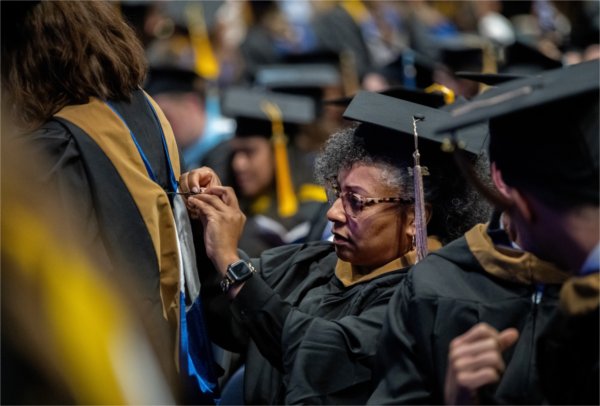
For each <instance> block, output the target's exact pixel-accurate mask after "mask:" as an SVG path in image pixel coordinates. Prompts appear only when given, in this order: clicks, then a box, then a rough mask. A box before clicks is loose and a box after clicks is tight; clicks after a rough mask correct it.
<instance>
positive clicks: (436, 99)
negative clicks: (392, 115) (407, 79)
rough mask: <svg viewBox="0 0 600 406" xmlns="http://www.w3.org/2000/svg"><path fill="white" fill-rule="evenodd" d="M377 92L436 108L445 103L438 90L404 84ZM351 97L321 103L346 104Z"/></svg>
mask: <svg viewBox="0 0 600 406" xmlns="http://www.w3.org/2000/svg"><path fill="white" fill-rule="evenodd" d="M377 93H379V94H383V95H385V96H390V97H393V98H395V99H400V100H406V101H409V102H412V103H416V104H420V105H423V106H428V107H432V108H438V107H441V106H443V105H444V104H446V103H445V101H444V95H443V94H442V93H440V92H426V91H425V90H421V89H409V88H407V87H404V86H393V87H390V88H389V89H386V90H383V91H381V92H377ZM353 97H354V96H352V97H340V98H337V99H330V100H325V101H323V103H325V104H332V105H336V106H348V105H349V104H350V102H351V101H352V98H353Z"/></svg>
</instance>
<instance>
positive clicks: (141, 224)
mask: <svg viewBox="0 0 600 406" xmlns="http://www.w3.org/2000/svg"><path fill="white" fill-rule="evenodd" d="M96 102H97V101H96ZM96 102H94V103H96ZM94 103H90V104H83V105H79V106H69V107H68V108H66V109H65V110H69V111H70V112H72V113H75V114H74V116H76V117H78V118H80V119H81V120H83V121H84V122H86V123H88V124H90V126H91V127H92V129H98V128H100V129H101V128H103V126H106V125H108V124H107V123H108V122H109V121H110V122H111V123H112V122H116V123H120V122H121V121H120V120H119V119H118V118H117V116H116V115H115V114H114V113H112V112H111V111H110V110H109V109H108V108H107V107H101V106H100V105H101V103H100V104H94ZM112 105H113V106H114V108H115V109H116V110H117V111H118V113H119V114H120V115H121V116H122V117H123V118H124V120H125V121H126V122H127V125H128V126H129V128H130V129H131V131H132V132H133V133H134V134H135V136H136V138H137V141H138V143H139V144H140V146H141V148H142V149H143V151H144V153H145V155H146V157H147V159H148V162H149V163H150V165H151V167H152V168H153V171H154V173H155V175H156V178H157V181H158V182H157V183H158V185H159V186H160V187H161V188H162V189H164V190H169V189H170V184H169V178H168V169H167V168H168V166H167V157H166V155H165V152H164V149H163V143H162V139H161V133H160V128H161V127H163V128H164V129H165V136H166V137H167V144H168V145H169V150H170V155H171V160H173V162H172V164H173V165H174V167H175V169H176V171H177V174H176V176H178V171H179V162H178V161H179V156H178V154H177V150H176V146H175V141H174V138H173V136H172V132H170V129H169V130H168V131H167V129H166V128H165V126H168V124H165V123H166V121H165V122H162V120H163V117H164V116H162V112H159V117H161V119H160V120H161V122H158V121H157V120H156V118H155V117H154V115H153V113H152V110H151V109H150V107H149V106H148V104H147V103H146V100H145V98H144V94H143V92H142V91H141V90H138V91H136V92H134V93H133V96H132V100H131V102H118V101H113V102H112ZM96 106H98V107H96ZM155 108H156V109H158V108H157V107H155ZM158 111H159V110H158ZM59 115H60V113H59ZM113 120H116V121H113ZM113 135H114V137H115V138H117V137H123V140H130V139H131V136H130V134H129V133H128V132H127V131H126V130H125V128H123V131H121V132H120V133H119V132H116V133H114V134H113ZM24 141H25V142H27V143H28V147H29V148H31V149H32V150H33V151H34V153H35V154H36V155H35V156H40V157H41V158H43V159H41V160H38V161H37V165H36V167H35V169H37V170H38V176H37V179H34V180H33V184H34V185H35V182H37V181H39V182H44V183H47V184H49V185H50V187H51V188H52V190H56V191H57V193H59V195H60V196H58V198H57V199H58V200H59V202H60V204H61V209H62V210H63V211H64V212H65V216H64V217H65V218H66V219H67V223H66V224H64V227H72V228H74V229H77V230H82V231H83V234H82V235H83V237H82V239H81V241H80V243H81V245H82V246H83V247H84V248H85V249H87V250H88V251H89V252H90V253H92V254H93V255H94V258H95V259H96V260H97V261H98V262H97V263H98V268H99V269H103V270H104V271H105V272H107V273H109V274H110V273H113V274H117V273H118V274H119V278H120V279H119V280H130V279H132V278H133V280H134V281H135V282H134V283H135V295H136V297H137V298H138V299H139V303H140V304H141V306H142V309H143V312H144V314H145V315H146V316H147V317H149V318H150V319H152V320H153V323H154V324H155V325H163V324H164V323H165V321H164V318H163V306H162V303H161V294H160V285H161V268H160V266H159V259H158V258H159V256H160V255H161V253H160V252H157V250H156V249H155V246H154V245H153V241H152V238H151V234H150V233H151V231H152V232H155V231H156V230H150V228H149V227H148V226H147V224H146V223H145V216H146V215H147V212H144V211H142V210H141V209H140V208H139V207H138V205H137V204H136V200H135V195H136V193H137V191H136V190H132V189H131V183H128V179H129V178H132V177H133V178H134V179H136V178H135V177H136V176H137V177H138V178H137V179H141V178H143V181H138V182H137V185H138V186H139V187H146V186H144V183H143V182H147V183H148V184H149V185H150V186H148V187H154V185H155V183H154V181H152V180H151V179H150V178H149V176H148V174H147V173H146V170H145V169H144V166H143V163H141V162H142V161H141V158H140V156H139V153H138V152H137V151H136V150H135V147H134V146H132V148H133V151H130V153H131V154H132V155H130V156H135V157H136V159H138V160H139V163H140V164H139V165H138V168H141V169H139V170H137V169H135V167H134V166H133V165H132V166H131V169H130V170H129V171H126V172H119V171H118V170H117V167H116V163H115V162H114V161H113V160H114V159H115V157H116V156H118V155H119V154H120V153H122V160H126V159H128V158H127V157H128V156H127V155H126V154H125V150H126V149H125V148H123V150H122V151H114V150H113V151H110V153H109V151H106V150H103V148H102V147H101V146H100V145H99V144H98V143H97V142H96V141H95V140H94V138H93V137H91V136H90V135H89V134H87V133H86V132H84V131H83V130H81V128H78V127H77V126H74V125H72V123H71V124H70V123H69V121H68V120H65V119H63V118H60V117H54V118H53V119H51V120H50V121H48V122H47V123H45V124H44V125H43V126H42V127H41V128H40V129H38V130H36V131H35V132H34V133H32V134H29V135H27V136H26V137H24ZM132 145H133V144H132ZM111 153H114V155H112V159H113V160H111ZM37 154H39V155H37ZM136 154H137V155H136ZM134 183H135V182H134ZM32 187H34V186H32ZM159 193H160V192H157V194H159ZM162 193H163V194H164V192H162ZM165 196H166V195H165ZM165 203H166V206H165ZM153 204H154V203H153ZM155 206H156V210H155V213H154V218H158V219H161V221H162V220H169V221H170V222H172V221H173V220H172V217H173V215H172V212H171V209H170V207H169V203H168V199H166V197H164V199H158V198H157V200H156V203H155ZM159 206H160V207H159ZM66 213H68V215H67V214H66ZM157 213H158V214H157ZM168 217H170V219H167V218H168ZM157 223H158V222H157ZM161 224H162V223H161ZM156 226H157V227H158V226H160V224H156ZM176 244H177V243H176V240H173V241H171V245H172V252H173V253H174V254H175V255H176V254H177V251H176V249H177V245H176ZM57 271H59V270H57ZM172 273H174V274H173V276H174V277H175V278H176V279H175V280H173V281H171V283H175V284H176V283H177V278H178V269H175V268H174V269H172ZM164 276H165V275H164V274H163V277H164ZM174 287H175V288H176V286H174ZM132 295H134V292H132ZM163 327H164V328H165V329H166V325H165V326H163ZM157 334H159V333H158V332H157ZM160 335H162V333H160Z"/></svg>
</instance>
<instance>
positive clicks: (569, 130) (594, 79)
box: [436, 61, 600, 204]
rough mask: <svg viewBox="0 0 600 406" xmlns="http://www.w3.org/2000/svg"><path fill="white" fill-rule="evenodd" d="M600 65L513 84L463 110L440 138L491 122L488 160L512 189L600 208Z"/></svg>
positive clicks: (445, 126) (443, 128) (443, 126)
mask: <svg viewBox="0 0 600 406" xmlns="http://www.w3.org/2000/svg"><path fill="white" fill-rule="evenodd" d="M599 76H600V65H599V62H598V61H590V62H585V63H581V64H578V65H572V66H568V67H565V68H561V69H556V70H552V71H548V72H545V73H543V74H540V75H537V76H534V77H530V78H526V79H520V80H515V81H511V82H507V83H505V84H503V85H500V86H498V87H496V88H493V89H491V90H489V91H488V92H486V93H484V94H483V95H482V96H481V97H479V98H478V99H477V100H475V101H472V102H470V103H466V104H465V105H463V106H460V107H458V108H457V109H455V110H454V111H453V112H452V113H451V117H450V118H449V119H447V120H445V122H444V123H442V124H441V125H440V126H439V127H438V128H437V129H436V132H438V133H446V132H448V131H452V130H456V129H459V128H463V127H465V126H468V125H471V124H473V123H477V122H482V121H485V120H489V128H490V158H491V159H492V160H493V161H495V162H496V163H497V165H498V167H499V168H500V170H501V171H502V174H503V176H504V178H505V180H506V181H507V183H509V184H511V185H519V184H523V185H524V186H526V187H530V188H537V189H538V191H543V192H544V193H550V194H553V195H554V196H559V198H561V199H563V201H564V199H566V198H568V197H572V198H574V199H584V200H589V201H592V202H595V203H596V204H597V203H598V199H599V191H598V183H599V182H598V172H599V168H598V155H599V145H598V136H599V133H598V132H599V128H598V100H599V89H600V81H599Z"/></svg>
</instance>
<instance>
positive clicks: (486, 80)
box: [454, 71, 528, 86]
mask: <svg viewBox="0 0 600 406" xmlns="http://www.w3.org/2000/svg"><path fill="white" fill-rule="evenodd" d="M454 74H455V75H456V76H457V77H459V78H462V79H469V80H472V81H474V82H479V83H483V84H484V85H489V86H496V85H499V84H501V83H505V82H510V81H511V80H515V79H523V78H526V77H528V76H527V75H519V74H510V73H480V72H463V71H461V72H455V73H454Z"/></svg>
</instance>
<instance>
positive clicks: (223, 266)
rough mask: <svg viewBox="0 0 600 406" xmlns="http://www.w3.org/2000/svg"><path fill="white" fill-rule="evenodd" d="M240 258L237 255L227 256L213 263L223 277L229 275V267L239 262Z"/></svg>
mask: <svg viewBox="0 0 600 406" xmlns="http://www.w3.org/2000/svg"><path fill="white" fill-rule="evenodd" d="M239 260H240V257H239V256H238V255H237V254H231V255H225V256H221V257H220V258H218V259H216V260H215V261H213V263H214V265H215V267H216V268H217V271H218V272H219V274H220V275H221V276H225V274H227V267H228V266H229V265H231V264H233V263H234V262H236V261H239Z"/></svg>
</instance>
